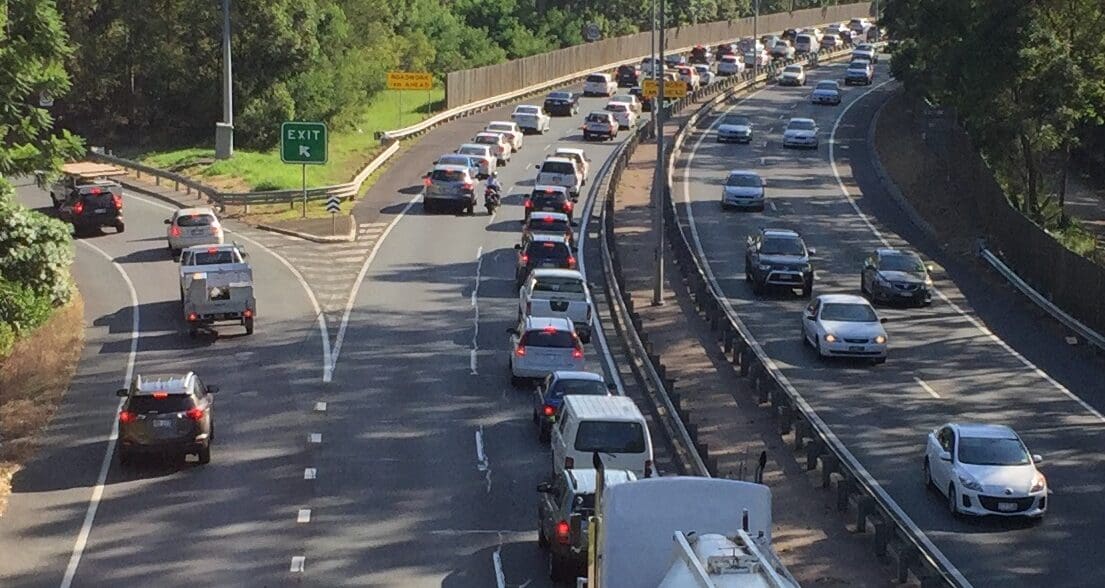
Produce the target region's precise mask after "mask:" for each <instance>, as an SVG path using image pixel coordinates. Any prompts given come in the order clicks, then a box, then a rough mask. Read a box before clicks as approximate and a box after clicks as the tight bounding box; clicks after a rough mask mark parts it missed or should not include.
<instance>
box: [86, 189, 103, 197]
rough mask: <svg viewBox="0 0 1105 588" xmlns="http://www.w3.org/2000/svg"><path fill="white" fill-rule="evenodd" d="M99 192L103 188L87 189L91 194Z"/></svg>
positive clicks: (95, 194) (98, 193) (96, 194)
mask: <svg viewBox="0 0 1105 588" xmlns="http://www.w3.org/2000/svg"><path fill="white" fill-rule="evenodd" d="M101 192H103V190H101V189H99V188H91V189H89V190H88V193H89V194H92V195H93V196H99V195H100V193H101Z"/></svg>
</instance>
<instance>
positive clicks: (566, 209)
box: [564, 200, 572, 212]
mask: <svg viewBox="0 0 1105 588" xmlns="http://www.w3.org/2000/svg"><path fill="white" fill-rule="evenodd" d="M564 212H572V201H571V200H565V201H564Z"/></svg>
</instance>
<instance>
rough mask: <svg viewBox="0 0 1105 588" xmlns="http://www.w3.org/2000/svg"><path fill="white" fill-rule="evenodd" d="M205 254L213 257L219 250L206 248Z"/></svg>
mask: <svg viewBox="0 0 1105 588" xmlns="http://www.w3.org/2000/svg"><path fill="white" fill-rule="evenodd" d="M207 252H208V253H210V254H212V255H214V254H216V253H218V252H219V248H218V247H208V248H207Z"/></svg>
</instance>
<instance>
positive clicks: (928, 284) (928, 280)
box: [925, 277, 932, 286]
mask: <svg viewBox="0 0 1105 588" xmlns="http://www.w3.org/2000/svg"><path fill="white" fill-rule="evenodd" d="M925 285H926V286H931V285H932V278H929V277H926V278H925Z"/></svg>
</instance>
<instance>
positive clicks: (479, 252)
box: [468, 245, 483, 376]
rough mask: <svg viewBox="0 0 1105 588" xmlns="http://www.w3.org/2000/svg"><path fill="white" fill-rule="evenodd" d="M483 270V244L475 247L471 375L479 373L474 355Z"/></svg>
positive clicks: (477, 344)
mask: <svg viewBox="0 0 1105 588" xmlns="http://www.w3.org/2000/svg"><path fill="white" fill-rule="evenodd" d="M481 271H483V246H482V245H481V246H480V247H479V248H478V249H476V285H475V287H473V288H472V309H473V310H474V311H475V312H474V313H473V316H472V351H471V352H470V353H469V356H468V367H470V368H471V369H472V375H473V376H476V375H479V372H477V371H476V355H477V354H478V353H479V351H480V344H479V339H480V301H479V296H480V283H481V282H482V280H483V278H482V276H481V275H480V272H481Z"/></svg>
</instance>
